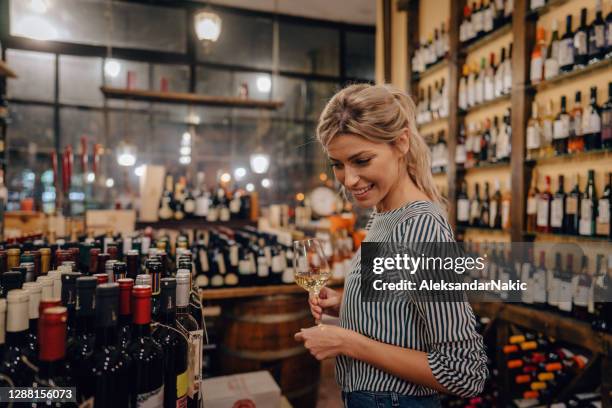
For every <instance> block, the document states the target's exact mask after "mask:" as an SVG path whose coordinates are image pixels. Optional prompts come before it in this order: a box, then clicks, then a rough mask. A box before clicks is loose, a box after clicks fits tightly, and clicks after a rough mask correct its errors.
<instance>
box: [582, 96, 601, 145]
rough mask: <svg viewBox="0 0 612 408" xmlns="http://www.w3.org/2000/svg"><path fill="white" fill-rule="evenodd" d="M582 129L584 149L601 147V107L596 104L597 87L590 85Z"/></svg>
mask: <svg viewBox="0 0 612 408" xmlns="http://www.w3.org/2000/svg"><path fill="white" fill-rule="evenodd" d="M582 130H583V132H584V145H585V146H584V147H585V150H596V149H600V148H601V109H600V108H599V106H597V87H595V86H593V87H591V103H590V104H589V105H588V106H587V107H586V109H585V110H584V116H583V123H582Z"/></svg>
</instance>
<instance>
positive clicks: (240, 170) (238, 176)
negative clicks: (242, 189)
mask: <svg viewBox="0 0 612 408" xmlns="http://www.w3.org/2000/svg"><path fill="white" fill-rule="evenodd" d="M246 173H247V171H246V169H245V168H244V167H238V168H237V169H236V170H234V178H235V179H236V180H241V179H242V178H243V177H244V176H246Z"/></svg>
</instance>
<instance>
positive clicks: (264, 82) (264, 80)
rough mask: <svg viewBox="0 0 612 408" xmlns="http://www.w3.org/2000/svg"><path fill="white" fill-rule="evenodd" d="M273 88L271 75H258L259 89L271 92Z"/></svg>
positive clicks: (263, 91)
mask: <svg viewBox="0 0 612 408" xmlns="http://www.w3.org/2000/svg"><path fill="white" fill-rule="evenodd" d="M271 89H272V80H270V76H269V75H260V76H259V77H257V90H258V91H259V92H261V93H269V92H270V90H271Z"/></svg>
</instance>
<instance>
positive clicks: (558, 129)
mask: <svg viewBox="0 0 612 408" xmlns="http://www.w3.org/2000/svg"><path fill="white" fill-rule="evenodd" d="M569 130H570V116H569V114H568V113H567V110H566V98H565V96H562V97H561V110H560V111H559V113H558V114H557V116H556V117H555V123H554V129H553V145H554V147H555V154H556V155H564V154H566V153H567V140H568V137H569Z"/></svg>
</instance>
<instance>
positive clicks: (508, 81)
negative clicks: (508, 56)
mask: <svg viewBox="0 0 612 408" xmlns="http://www.w3.org/2000/svg"><path fill="white" fill-rule="evenodd" d="M511 88H512V66H511V65H510V60H506V65H505V66H504V93H505V94H506V93H508V92H510V89H511Z"/></svg>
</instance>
